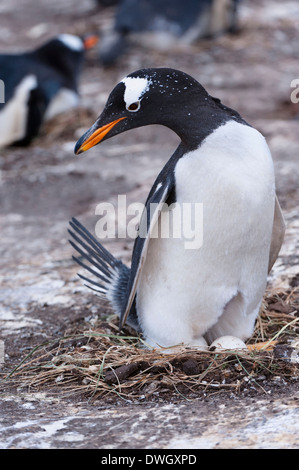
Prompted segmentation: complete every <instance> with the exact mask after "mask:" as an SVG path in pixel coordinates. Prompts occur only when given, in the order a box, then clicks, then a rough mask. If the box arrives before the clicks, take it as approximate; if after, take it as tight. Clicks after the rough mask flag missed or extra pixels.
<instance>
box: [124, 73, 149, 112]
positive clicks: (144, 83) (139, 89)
mask: <svg viewBox="0 0 299 470" xmlns="http://www.w3.org/2000/svg"><path fill="white" fill-rule="evenodd" d="M121 82H122V83H124V85H125V93H124V101H125V103H126V108H127V109H128V110H129V111H135V112H136V111H138V109H139V107H140V100H141V98H142V96H143V95H144V93H145V92H146V91H148V90H149V87H150V84H151V83H152V82H151V80H148V79H147V78H141V77H126V78H124V79H123V80H122V81H121ZM135 103H138V104H139V106H138V108H136V109H130V107H132V105H133V104H135Z"/></svg>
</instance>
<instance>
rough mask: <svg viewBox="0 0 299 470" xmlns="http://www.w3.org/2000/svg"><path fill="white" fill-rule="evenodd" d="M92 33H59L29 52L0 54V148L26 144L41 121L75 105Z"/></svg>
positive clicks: (93, 40)
mask: <svg viewBox="0 0 299 470" xmlns="http://www.w3.org/2000/svg"><path fill="white" fill-rule="evenodd" d="M95 43H96V37H95V36H94V35H93V36H92V35H90V36H86V37H85V38H81V37H79V36H75V35H71V34H61V35H59V36H57V37H55V38H53V39H51V40H50V41H48V42H46V43H45V44H43V45H42V46H40V47H38V48H37V49H35V50H33V51H30V52H23V53H20V54H0V79H1V80H2V82H1V83H3V85H4V99H3V100H1V101H2V102H0V148H1V147H7V146H9V145H24V146H25V145H28V144H30V142H31V141H32V139H33V138H34V137H36V136H37V135H38V133H39V130H40V128H41V125H42V123H43V122H44V121H47V120H49V119H52V118H53V117H54V116H56V115H58V114H60V113H63V112H65V111H68V110H69V109H71V108H73V107H75V106H77V105H78V102H79V94H78V82H79V77H80V72H81V70H82V65H83V60H84V53H85V50H86V49H89V48H90V47H93V46H94V45H95Z"/></svg>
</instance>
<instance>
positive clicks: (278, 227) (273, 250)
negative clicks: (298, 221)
mask: <svg viewBox="0 0 299 470" xmlns="http://www.w3.org/2000/svg"><path fill="white" fill-rule="evenodd" d="M285 228H286V226H285V221H284V218H283V215H282V211H281V208H280V204H279V202H278V199H277V196H276V197H275V210H274V220H273V228H272V238H271V246H270V254H269V265H268V273H269V272H270V271H271V269H272V266H273V264H274V263H275V261H276V259H277V256H278V253H279V251H280V248H281V245H282V242H283V238H284V234H285Z"/></svg>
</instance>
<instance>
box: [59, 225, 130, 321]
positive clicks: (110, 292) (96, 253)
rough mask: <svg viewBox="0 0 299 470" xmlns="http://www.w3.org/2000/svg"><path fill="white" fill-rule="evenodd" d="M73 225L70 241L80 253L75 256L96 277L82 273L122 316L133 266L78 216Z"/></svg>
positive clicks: (84, 278) (81, 276)
mask: <svg viewBox="0 0 299 470" xmlns="http://www.w3.org/2000/svg"><path fill="white" fill-rule="evenodd" d="M70 226H71V229H68V232H69V234H70V235H71V237H72V239H71V240H69V242H70V244H71V245H72V247H73V248H74V249H75V250H76V251H77V253H78V254H79V256H73V259H74V260H75V261H76V262H77V263H78V264H79V265H80V266H81V267H82V268H84V269H85V270H86V271H88V273H90V274H92V278H90V276H88V277H86V276H84V275H82V274H79V273H78V276H79V277H80V278H81V279H83V280H84V281H85V283H86V284H85V285H86V286H87V287H89V289H92V290H93V291H95V292H96V293H97V294H99V296H100V297H102V298H106V299H108V300H109V302H110V304H111V305H112V308H113V310H114V312H115V313H116V314H117V315H118V316H120V315H121V312H122V306H123V305H124V303H125V302H126V296H127V285H128V281H129V276H130V269H129V268H128V267H127V266H125V265H124V264H123V263H122V262H121V261H119V260H117V259H116V258H114V256H113V255H112V254H111V253H109V251H108V250H106V248H104V247H103V245H101V243H99V242H98V241H97V239H96V238H95V237H94V236H93V235H92V234H91V233H90V232H89V231H88V230H87V229H86V228H85V227H84V226H83V225H82V224H81V223H80V222H79V221H78V220H77V219H75V218H72V220H71V221H70ZM128 323H129V324H130V322H128ZM132 326H133V325H132ZM134 327H136V325H134Z"/></svg>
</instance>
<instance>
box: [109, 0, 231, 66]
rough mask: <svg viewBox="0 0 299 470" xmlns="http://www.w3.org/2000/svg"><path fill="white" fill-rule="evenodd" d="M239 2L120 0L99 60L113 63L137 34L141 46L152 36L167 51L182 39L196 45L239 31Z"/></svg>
mask: <svg viewBox="0 0 299 470" xmlns="http://www.w3.org/2000/svg"><path fill="white" fill-rule="evenodd" d="M238 2H239V0H185V1H182V0H163V1H161V0H120V1H119V4H118V7H117V9H116V14H115V23H114V28H113V31H110V32H109V33H108V32H107V33H106V35H105V36H103V38H102V41H101V44H100V60H101V62H102V63H103V64H104V65H109V64H111V63H113V62H114V61H115V60H116V59H117V58H118V57H119V56H120V55H121V54H122V53H123V52H124V50H125V49H126V47H127V46H128V45H129V42H130V39H132V37H134V36H135V35H136V38H137V41H138V43H139V42H140V40H142V39H143V37H144V36H145V38H146V35H148V34H151V33H152V34H151V35H150V38H149V41H148V43H149V44H150V45H151V46H153V43H154V42H155V44H156V47H158V48H162V49H165V45H169V44H170V43H171V41H172V42H173V41H174V40H177V39H179V40H180V41H183V42H185V43H193V42H195V41H197V40H198V39H200V38H207V37H209V38H213V37H215V36H217V35H219V34H223V33H226V32H232V31H235V30H236V29H237V5H238Z"/></svg>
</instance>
